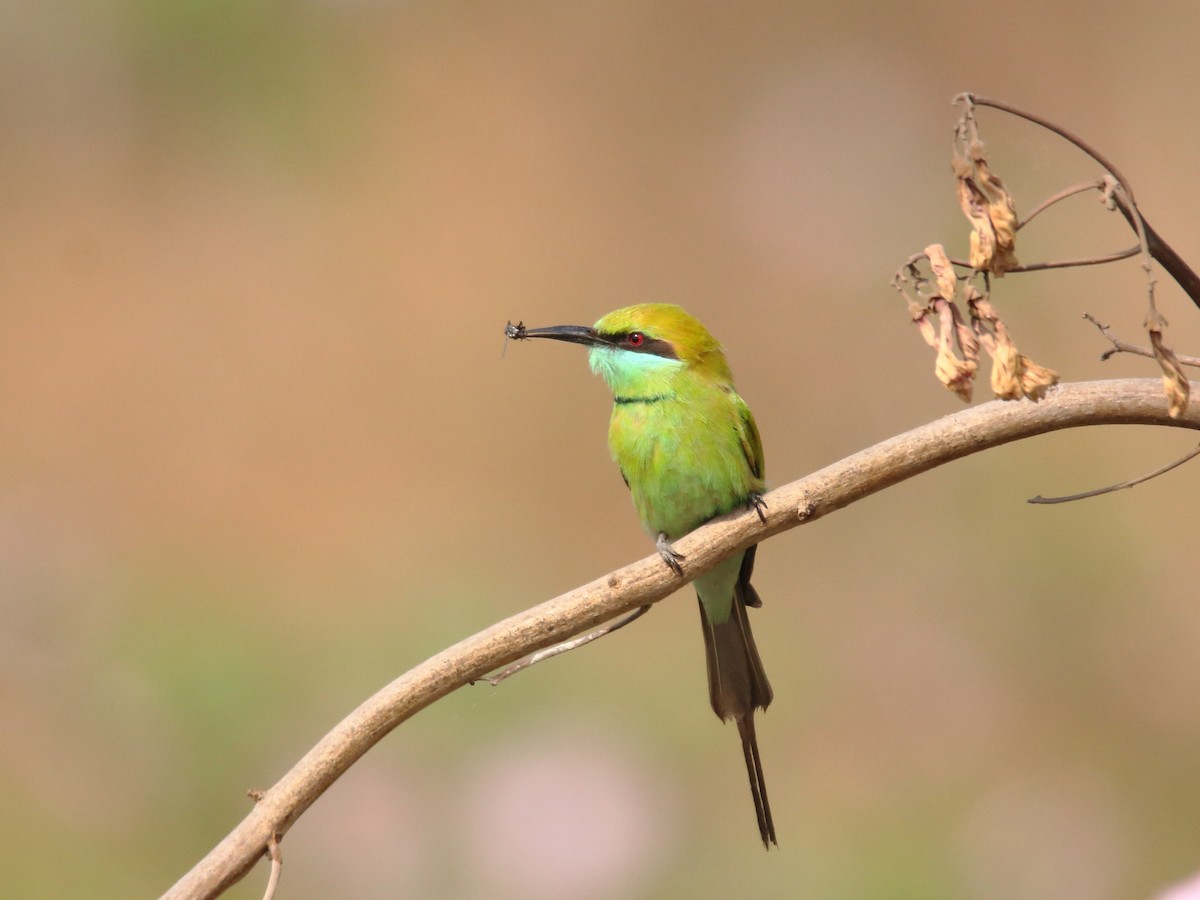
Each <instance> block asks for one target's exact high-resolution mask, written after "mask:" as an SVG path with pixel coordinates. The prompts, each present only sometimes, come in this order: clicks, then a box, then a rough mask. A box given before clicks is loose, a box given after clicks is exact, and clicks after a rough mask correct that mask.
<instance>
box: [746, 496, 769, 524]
mask: <svg viewBox="0 0 1200 900" xmlns="http://www.w3.org/2000/svg"><path fill="white" fill-rule="evenodd" d="M749 500H750V502H749V503H747V504H746V505H747V506H749V507H750V508H751V509H753V510H754V511H755V512H756V513H758V521H760V522H762V523H763V524H764V525H766V524H767V501H766V500H764V499H763V495H762V494H757V493H754V494H751V495H750V498H749Z"/></svg>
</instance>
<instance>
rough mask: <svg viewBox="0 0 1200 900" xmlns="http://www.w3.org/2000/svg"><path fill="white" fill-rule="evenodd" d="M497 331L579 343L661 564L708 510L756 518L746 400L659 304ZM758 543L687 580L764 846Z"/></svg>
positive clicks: (673, 311) (766, 815)
mask: <svg viewBox="0 0 1200 900" xmlns="http://www.w3.org/2000/svg"><path fill="white" fill-rule="evenodd" d="M505 333H506V336H507V337H508V338H515V339H518V340H525V339H529V338H545V339H550V340H557V341H566V342H569V343H575V344H582V345H584V346H585V347H587V348H588V363H589V365H590V367H591V369H592V371H593V372H595V373H596V374H598V375H599V376H600V377H601V378H602V379H603V380H604V381H605V382H606V383H607V385H608V387H609V389H610V390H611V391H612V395H613V407H612V417H611V419H610V421H609V430H608V445H609V450H610V451H611V453H612V456H613V459H614V460H615V461H616V463H617V466H618V467H619V468H620V470H621V475H622V477H623V478H624V479H625V484H626V486H627V487H628V488H629V492H630V495H631V497H632V499H633V505H634V507H635V509H636V510H637V514H638V517H639V518H640V519H641V522H642V525H643V527H644V528H645V529H646V530H647V531H648V532H649V533H650V535H651V536H652V537H653V538H654V539H655V546H656V548H657V550H658V552H659V555H660V556H661V557H662V560H663V562H664V563H665V564H666V565H667V566H669V567H670V568H671V570H672V571H673V572H675V573H676V574H677V575H682V574H683V567H682V561H683V560H684V556H683V555H682V554H680V553H679V552H677V551H676V550H675V549H674V547H673V546H672V542H673V541H675V540H676V539H678V538H680V537H682V536H683V535H685V534H687V533H688V532H690V531H693V530H694V529H696V528H697V527H699V526H700V525H702V524H704V523H705V522H707V521H709V520H710V519H713V518H715V517H717V516H721V515H724V514H726V513H730V512H734V511H736V510H739V509H753V510H755V511H756V512H757V513H758V515H759V517H760V518H761V519H762V520H763V521H764V522H765V521H766V520H765V516H764V510H765V508H766V504H765V502H764V500H763V492H764V490H765V483H764V481H763V449H762V441H761V439H760V438H759V433H758V427H757V425H756V424H755V422H754V416H753V415H752V414H751V412H750V407H749V406H747V405H746V402H745V401H744V400H743V399H742V398H741V397H740V396H739V395H738V393H737V391H736V390H735V389H734V383H733V374H732V372H731V371H730V368H729V364H728V363H727V362H726V360H725V354H724V351H723V350H722V347H721V345H720V344H719V343H718V342H717V340H716V339H715V338H714V337H713V336H712V335H711V334H710V333H709V331H708V329H707V328H705V327H704V326H703V325H702V324H701V323H700V322H699V321H698V320H697V319H695V318H694V317H693V316H691V315H689V314H688V313H687V312H685V311H684V310H683V308H682V307H680V306H677V305H675V304H669V303H642V304H637V305H634V306H627V307H624V308H622V309H618V310H615V311H613V312H610V313H608V314H607V315H605V316H603V317H602V318H601V319H600V320H599V321H598V322H596V324H595V325H593V326H590V327H588V326H585V325H554V326H549V327H542V328H529V327H526V326H525V325H524V324H518V325H513V324H512V323H511V322H510V323H509V324H508V325H507V326H506V330H505ZM756 550H757V545H753V546H751V547H749V548H747V549H746V550H744V551H742V552H740V553H737V554H734V555H733V556H731V557H729V558H728V559H726V560H724V561H723V562H721V563H719V564H718V565H717V566H716V567H715V568H714V569H712V570H711V571H709V572H706V573H705V574H703V575H700V576H698V577H697V578H696V579H695V580H694V585H695V588H696V594H697V598H698V601H699V607H700V622H701V627H702V630H703V634H704V650H705V660H706V663H707V668H708V693H709V702H710V703H711V705H712V708H713V711H714V712H715V713H716V714H717V716H719V717H720V718H721V719H722V720H723V721H733V722H736V723H737V728H738V733H739V735H740V737H741V741H742V751H743V755H744V757H745V763H746V772H747V775H748V777H749V780H750V791H751V794H752V795H753V798H754V810H755V815H756V816H757V819H758V830H759V836H760V837H761V838H762V842H763V846H764V847H765V848H766V849H768V850H769V849H770V847H771V845H772V844H774V845H775V846H778V845H779V842H778V840H777V839H776V836H775V823H774V820H773V818H772V816H771V805H770V803H769V802H768V800H767V785H766V781H765V779H764V777H763V767H762V760H761V757H760V755H759V750H758V738H757V736H756V734H755V730H754V713H755V711H756V710H766V708H767V706H768V705H770V703H771V699H772V697H773V696H774V695H773V692H772V690H771V684H770V682H769V681H768V680H767V675H766V672H765V671H764V670H763V664H762V660H761V658H760V657H759V653H758V648H757V646H756V645H755V642H754V635H753V633H752V632H751V630H750V621H749V617H748V615H747V608H748V607H760V606H761V605H762V601H761V600H760V599H759V596H758V593H757V591H755V589H754V587H753V586H752V585H751V584H750V578H751V576H752V575H753V573H754V556H755V551H756Z"/></svg>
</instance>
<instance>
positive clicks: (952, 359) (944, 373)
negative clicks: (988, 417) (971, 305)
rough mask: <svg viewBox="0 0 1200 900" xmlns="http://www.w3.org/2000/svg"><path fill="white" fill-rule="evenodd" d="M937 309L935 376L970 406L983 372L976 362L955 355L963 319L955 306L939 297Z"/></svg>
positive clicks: (934, 304) (936, 301) (934, 306)
mask: <svg viewBox="0 0 1200 900" xmlns="http://www.w3.org/2000/svg"><path fill="white" fill-rule="evenodd" d="M932 307H933V309H934V310H935V311H936V312H937V314H938V326H939V327H938V344H937V351H938V352H937V360H936V361H935V362H934V366H933V373H934V375H935V376H937V379H938V381H940V382H941V383H942V384H943V385H945V387H946V388H947V390H951V391H954V393H956V394H958V396H959V397H961V398H962V400H963V401H964V402H966V403H969V402H971V394H972V391H973V389H974V386H975V371H976V370H977V369H978V368H979V366H978V364H977V363H976V362H975V361H974V360H970V359H960V358H959V357H958V356H957V355H956V354H955V352H954V348H955V344H956V343H957V333H958V325H959V324H960V323H961V319H960V317H959V315H958V310H957V309H956V308H955V306H954V304H953V303H950V302H948V301H947V300H945V299H943V298H941V297H935V298H934V300H933V303H932Z"/></svg>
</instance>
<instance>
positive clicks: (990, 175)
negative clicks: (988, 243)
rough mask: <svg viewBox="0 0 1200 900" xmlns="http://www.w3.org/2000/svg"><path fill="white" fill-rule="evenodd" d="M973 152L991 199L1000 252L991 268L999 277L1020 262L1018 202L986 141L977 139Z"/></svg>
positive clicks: (990, 212) (989, 209)
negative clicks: (997, 170)
mask: <svg viewBox="0 0 1200 900" xmlns="http://www.w3.org/2000/svg"><path fill="white" fill-rule="evenodd" d="M970 153H971V161H972V162H973V163H974V166H975V178H976V182H977V184H978V185H979V188H980V190H981V191H982V192H983V194H984V196H986V197H987V200H988V206H987V213H988V218H989V219H990V220H991V223H992V231H993V233H994V234H995V236H996V252H995V255H994V257H993V259H992V267H991V269H990V271H991V273H992V274H993V275H996V276H997V277H998V276H1000V275H1003V274H1004V273H1005V272H1007V271H1009V270H1010V269H1013V268H1015V267H1016V266H1017V265H1018V263H1017V257H1016V255H1015V252H1014V251H1015V250H1016V246H1017V224H1018V222H1017V204H1016V202H1015V201H1014V200H1013V197H1012V194H1010V193H1009V192H1008V188H1006V187H1005V186H1004V182H1003V181H1001V180H1000V176H999V175H997V174H996V173H995V172H993V171H992V169H991V166H990V165H988V161H987V154H986V153H985V151H984V146H983V141H978V140H977V141H973V142H972V143H971V148H970Z"/></svg>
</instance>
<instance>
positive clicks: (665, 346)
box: [604, 331, 679, 359]
mask: <svg viewBox="0 0 1200 900" xmlns="http://www.w3.org/2000/svg"><path fill="white" fill-rule="evenodd" d="M635 335H637V336H640V337H641V339H642V340H641V343H640V344H639V343H635V342H634V341H633V338H634V336H635ZM604 339H605V340H606V341H608V342H609V343H611V344H612V345H613V346H615V347H620V348H621V349H622V350H629V351H630V352H631V353H649V354H651V355H653V356H661V357H664V358H665V359H679V354H678V353H676V352H675V347H674V345H672V344H671V342H670V341H664V340H662V339H660V338H652V337H650V336H649V335H648V334H646V333H645V332H644V331H626V332H622V333H620V334H608V335H604Z"/></svg>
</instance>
